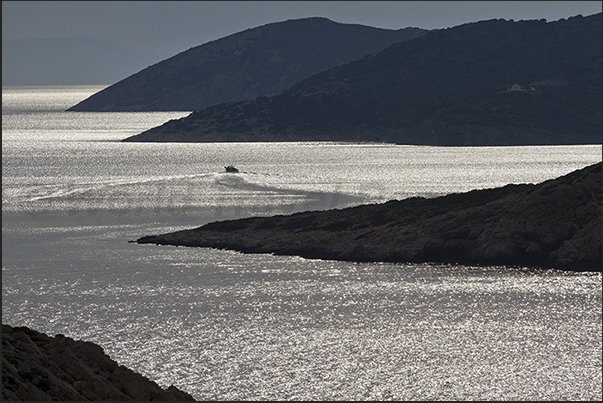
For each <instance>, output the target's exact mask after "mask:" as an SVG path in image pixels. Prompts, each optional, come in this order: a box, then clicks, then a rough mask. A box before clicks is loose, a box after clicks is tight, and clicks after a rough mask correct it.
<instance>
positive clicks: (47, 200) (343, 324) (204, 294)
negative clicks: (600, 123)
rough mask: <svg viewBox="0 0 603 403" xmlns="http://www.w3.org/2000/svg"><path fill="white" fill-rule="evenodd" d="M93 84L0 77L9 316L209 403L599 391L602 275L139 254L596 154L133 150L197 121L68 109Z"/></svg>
mask: <svg viewBox="0 0 603 403" xmlns="http://www.w3.org/2000/svg"><path fill="white" fill-rule="evenodd" d="M99 89H100V87H3V91H2V222H3V224H2V226H3V228H2V234H3V236H2V321H3V323H7V324H10V325H13V326H29V327H31V328H33V329H35V330H38V331H42V332H45V333H47V334H49V335H55V334H57V333H61V334H65V335H67V336H69V337H73V338H75V339H82V340H87V341H92V342H95V343H97V344H100V345H101V346H102V347H103V348H104V349H105V352H107V354H109V355H110V356H111V357H112V358H114V359H115V360H117V361H118V362H119V363H120V364H123V365H126V366H128V367H129V368H131V369H133V370H135V371H137V372H140V373H142V374H143V375H145V376H147V377H149V378H150V379H152V380H154V381H156V382H158V383H159V384H160V385H162V386H164V387H167V386H169V385H170V384H174V385H175V386H177V387H179V388H181V389H183V390H186V391H187V392H189V393H191V394H192V395H193V396H194V397H195V398H196V399H198V400H205V399H218V400H231V399H274V400H277V399H278V400H284V399H287V400H302V399H304V400H308V399H335V400H366V399H396V400H398V399H399V400H402V399H413V400H427V399H440V400H443V399H490V400H494V399H496V400H511V399H543V400H553V399H555V400H556V399H564V400H566V399H567V400H584V399H594V398H597V397H600V395H601V354H600V352H601V337H602V330H601V274H600V273H570V272H562V271H555V270H533V269H528V268H521V267H513V268H511V267H467V266H455V265H430V264H412V265H411V264H381V263H362V264H357V263H350V262H334V261H322V260H306V259H302V258H298V257H286V256H272V255H246V254H240V253H236V252H231V251H222V250H214V249H203V248H176V247H157V246H151V245H137V244H132V243H128V242H127V241H128V240H132V239H136V238H138V237H140V236H143V235H148V234H153V233H164V232H168V231H172V230H177V229H183V228H192V227H194V226H198V225H202V224H205V223H207V222H211V221H215V220H223V219H231V218H238V217H246V216H251V215H274V214H289V213H293V212H297V211H305V210H316V209H328V208H343V207H346V206H352V205H357V204H362V203H381V202H384V201H386V200H389V199H403V198H406V197H411V196H423V197H434V196H438V195H442V194H447V193H451V192H462V191H467V190H471V189H480V188H489V187H496V186H502V185H505V184H507V183H536V182H541V181H543V180H546V179H551V178H555V177H558V176H560V175H563V174H565V173H568V172H571V171H573V170H575V169H579V168H582V167H584V166H587V165H590V164H593V163H596V162H599V161H601V146H600V145H587V146H546V147H544V146H542V147H540V146H531V147H425V146H399V145H389V144H349V143H348V144H345V143H266V144H263V143H207V144H201V143H195V144H178V143H121V142H120V140H121V139H123V138H125V137H128V136H130V135H133V134H136V133H139V132H140V131H143V130H145V129H147V128H150V127H153V126H156V125H158V124H161V123H163V122H165V121H167V120H169V119H176V118H179V117H182V116H186V115H187V113H182V112H175V113H172V112H161V113H151V112H145V113H88V112H78V113H75V112H64V110H65V109H66V108H68V107H69V106H71V105H73V104H75V103H77V102H78V101H80V100H81V99H83V98H85V97H87V96H88V95H90V94H92V93H94V92H95V91H98V90H99ZM230 164H234V165H236V166H237V167H238V168H239V169H240V170H241V171H242V172H241V173H240V174H229V173H226V172H224V166H225V165H230Z"/></svg>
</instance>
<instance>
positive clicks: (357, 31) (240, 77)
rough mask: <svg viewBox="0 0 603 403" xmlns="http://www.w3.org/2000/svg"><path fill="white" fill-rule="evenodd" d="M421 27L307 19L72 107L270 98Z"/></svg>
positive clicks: (184, 59) (235, 41)
mask: <svg viewBox="0 0 603 403" xmlns="http://www.w3.org/2000/svg"><path fill="white" fill-rule="evenodd" d="M425 32H427V31H425V30H422V29H418V28H406V29H400V30H387V29H380V28H374V27H368V26H362V25H355V24H340V23H336V22H333V21H330V20H328V19H326V18H305V19H299V20H288V21H284V22H279V23H273V24H267V25H263V26H260V27H257V28H253V29H248V30H246V31H243V32H239V33H236V34H233V35H230V36H227V37H225V38H222V39H219V40H216V41H212V42H208V43H206V44H203V45H200V46H197V47H194V48H191V49H189V50H187V51H185V52H182V53H180V54H178V55H176V56H173V57H171V58H169V59H166V60H163V61H162V62H160V63H157V64H155V65H153V66H150V67H148V68H146V69H144V70H142V71H140V72H138V73H136V74H134V75H132V76H130V77H127V78H126V79H124V80H122V81H120V82H118V83H116V84H114V85H112V86H110V87H108V88H106V89H104V90H103V91H100V92H99V93H97V94H94V95H92V96H91V97H89V98H88V99H85V100H84V101H82V102H80V103H79V104H77V105H75V106H73V107H72V108H70V109H69V110H71V111H170V110H182V111H194V110H200V109H203V108H206V107H208V106H211V105H216V104H220V103H223V102H231V101H240V100H246V99H254V98H256V97H258V96H272V95H275V94H278V93H280V92H282V91H283V90H285V89H287V88H289V87H291V86H292V85H294V84H296V83H297V82H299V81H301V80H302V79H304V78H306V77H309V76H311V75H312V74H315V73H317V72H319V71H321V70H324V69H327V68H330V67H333V66H337V65H340V64H343V63H347V62H350V61H352V60H356V59H359V58H361V57H363V56H365V55H366V54H368V53H377V52H379V51H381V50H383V49H385V48H386V47H388V46H390V45H392V44H394V43H396V42H400V41H405V40H408V39H411V38H414V37H416V36H420V35H422V34H424V33H425Z"/></svg>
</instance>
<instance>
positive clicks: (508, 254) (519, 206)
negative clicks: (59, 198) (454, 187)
mask: <svg viewBox="0 0 603 403" xmlns="http://www.w3.org/2000/svg"><path fill="white" fill-rule="evenodd" d="M601 197H602V165H601V163H598V164H596V165H592V166H589V167H586V168H583V169H581V170H578V171H575V172H572V173H570V174H568V175H565V176H562V177H560V178H557V179H552V180H548V181H545V182H542V183H540V184H537V185H533V184H520V185H507V186H504V187H501V188H495V189H484V190H473V191H470V192H467V193H458V194H450V195H446V196H442V197H436V198H433V199H423V198H410V199H406V200H401V201H390V202H387V203H385V204H375V205H364V206H357V207H351V208H346V209H340V210H327V211H310V212H303V213H297V214H293V215H289V216H274V217H256V218H245V219H240V220H231V221H222V222H214V223H210V224H207V225H205V226H203V227H199V228H196V229H190V230H183V231H177V232H173V233H169V234H163V235H155V236H145V237H142V238H140V239H138V240H137V241H136V242H138V243H154V244H158V245H183V246H202V247H215V248H226V249H234V250H239V251H242V252H248V253H274V254H285V255H299V256H302V257H307V258H319V259H335V260H349V261H389V262H443V263H460V264H472V265H473V264H480V265H518V266H536V267H542V268H558V269H565V270H576V271H601V266H602V261H601V245H602V244H601V236H602V231H601V230H602V224H601ZM304 223H305V224H304Z"/></svg>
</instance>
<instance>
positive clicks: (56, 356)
mask: <svg viewBox="0 0 603 403" xmlns="http://www.w3.org/2000/svg"><path fill="white" fill-rule="evenodd" d="M2 400H10V401H25V400H27V401H31V400H47V401H50V400H79V401H87V400H108V401H124V400H135V401H147V400H154V401H166V400H177V401H194V400H195V399H193V397H192V396H191V395H189V394H188V393H185V392H183V391H181V390H179V389H178V388H176V387H174V386H170V387H168V388H167V389H162V388H161V387H160V386H159V385H157V384H156V383H155V382H153V381H150V380H149V379H147V378H145V377H144V376H142V375H140V374H137V373H135V372H133V371H132V370H130V369H128V368H126V367H124V366H121V365H118V364H117V363H116V362H115V361H113V360H112V359H111V358H109V356H107V355H106V354H105V353H104V351H103V349H102V348H101V347H100V346H98V345H96V344H94V343H90V342H85V341H75V340H73V339H71V338H69V337H65V336H63V335H60V334H58V335H56V337H49V336H47V335H46V334H44V333H38V332H36V331H34V330H31V329H29V328H27V327H14V328H13V327H11V326H8V325H4V324H3V325H2Z"/></svg>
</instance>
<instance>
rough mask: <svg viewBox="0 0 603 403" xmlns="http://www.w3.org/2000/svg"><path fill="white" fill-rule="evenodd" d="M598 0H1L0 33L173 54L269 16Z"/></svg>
mask: <svg viewBox="0 0 603 403" xmlns="http://www.w3.org/2000/svg"><path fill="white" fill-rule="evenodd" d="M601 4H602V2H600V1H370V2H369V1H3V2H2V38H3V39H9V38H11V39H12V38H67V37H86V38H98V39H103V40H106V41H109V42H113V43H115V44H118V45H122V46H124V47H126V48H128V49H130V50H136V51H140V52H144V53H162V54H176V53H179V52H181V51H183V50H186V49H188V48H190V47H193V46H197V45H200V44H203V43H206V42H208V41H211V40H215V39H219V38H222V37H224V36H227V35H230V34H233V33H236V32H240V31H243V30H245V29H247V28H253V27H257V26H260V25H264V24H267V23H271V22H278V21H284V20H287V19H295V18H303V17H315V16H321V17H327V18H329V19H331V20H333V21H336V22H341V23H357V24H363V25H370V26H374V27H381V28H390V29H398V28H405V27H409V26H412V27H420V28H426V29H432V28H446V27H451V26H455V25H460V24H463V23H466V22H473V21H480V20H485V19H492V18H505V19H514V20H521V19H540V18H546V19H547V20H549V21H554V20H558V19H560V18H567V17H570V16H574V15H577V14H582V15H590V14H594V13H598V12H601Z"/></svg>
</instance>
